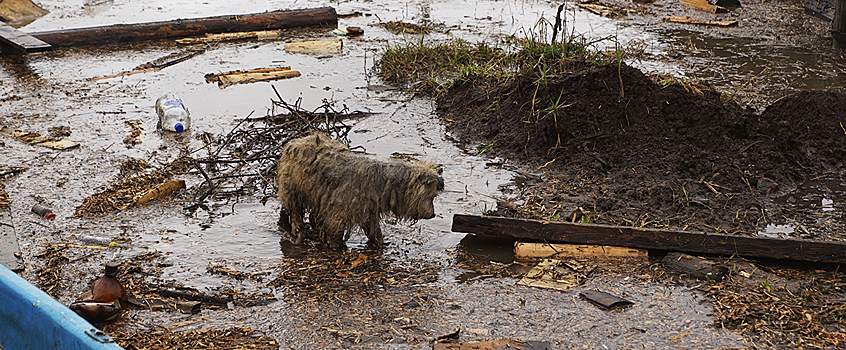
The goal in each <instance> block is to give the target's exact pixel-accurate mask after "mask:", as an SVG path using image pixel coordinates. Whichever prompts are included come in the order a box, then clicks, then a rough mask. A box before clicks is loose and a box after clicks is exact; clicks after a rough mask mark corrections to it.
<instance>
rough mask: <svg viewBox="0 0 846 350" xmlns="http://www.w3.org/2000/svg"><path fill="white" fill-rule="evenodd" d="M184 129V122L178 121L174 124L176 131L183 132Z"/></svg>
mask: <svg viewBox="0 0 846 350" xmlns="http://www.w3.org/2000/svg"><path fill="white" fill-rule="evenodd" d="M183 129H184V127H183V126H182V123H176V125H174V126H173V130H176V132H182V130H183Z"/></svg>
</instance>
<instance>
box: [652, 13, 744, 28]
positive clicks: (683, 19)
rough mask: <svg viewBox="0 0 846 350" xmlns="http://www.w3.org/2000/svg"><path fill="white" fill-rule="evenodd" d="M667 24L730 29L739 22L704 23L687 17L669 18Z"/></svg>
mask: <svg viewBox="0 0 846 350" xmlns="http://www.w3.org/2000/svg"><path fill="white" fill-rule="evenodd" d="M666 21H667V22H673V23H686V24H701V25H707V26H720V27H730V26H734V25H737V21H703V20H698V19H694V18H690V17H687V16H668V17H667V19H666Z"/></svg>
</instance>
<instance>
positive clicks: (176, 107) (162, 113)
mask: <svg viewBox="0 0 846 350" xmlns="http://www.w3.org/2000/svg"><path fill="white" fill-rule="evenodd" d="M156 114H157V115H158V116H159V123H160V124H161V126H162V129H163V130H168V131H174V132H183V131H185V130H188V128H190V127H191V118H190V116H189V113H188V109H187V108H185V105H184V104H182V100H180V99H179V97H177V96H176V95H175V94H172V93H168V94H165V95H164V96H162V97H159V99H157V100H156Z"/></svg>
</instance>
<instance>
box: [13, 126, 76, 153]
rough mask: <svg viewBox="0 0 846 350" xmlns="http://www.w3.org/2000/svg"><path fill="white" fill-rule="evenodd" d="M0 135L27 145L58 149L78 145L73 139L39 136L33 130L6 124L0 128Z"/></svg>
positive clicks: (66, 148)
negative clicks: (22, 129)
mask: <svg viewBox="0 0 846 350" xmlns="http://www.w3.org/2000/svg"><path fill="white" fill-rule="evenodd" d="M0 135H3V136H6V137H11V138H14V139H16V140H18V141H21V142H23V143H26V144H29V145H36V146H42V147H47V148H51V149H55V150H60V151H64V150H70V149H74V148H77V147H79V143H76V142H73V141H67V140H64V139H61V138H57V137H52V136H41V134H39V133H37V132H35V131H21V130H18V129H14V128H12V127H8V126H4V127H2V128H0Z"/></svg>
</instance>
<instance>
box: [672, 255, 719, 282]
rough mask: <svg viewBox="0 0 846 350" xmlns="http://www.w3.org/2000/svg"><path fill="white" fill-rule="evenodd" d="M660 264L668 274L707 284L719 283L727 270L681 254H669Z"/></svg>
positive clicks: (706, 261) (715, 263) (712, 263)
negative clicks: (690, 278) (706, 282)
mask: <svg viewBox="0 0 846 350" xmlns="http://www.w3.org/2000/svg"><path fill="white" fill-rule="evenodd" d="M661 263H662V264H663V265H664V267H665V268H666V269H667V271H668V272H670V273H673V274H677V275H683V276H690V277H693V278H695V279H698V280H703V281H709V282H720V281H722V280H723V278H724V277H725V276H726V275H727V274H728V268H726V267H725V266H722V265H720V264H718V263H717V262H715V261H712V260H708V259H705V258H702V257H696V256H691V255H687V254H682V253H669V254H667V255H666V256H664V259H662V260H661Z"/></svg>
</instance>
